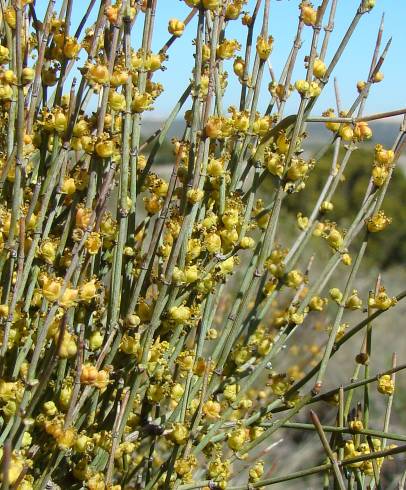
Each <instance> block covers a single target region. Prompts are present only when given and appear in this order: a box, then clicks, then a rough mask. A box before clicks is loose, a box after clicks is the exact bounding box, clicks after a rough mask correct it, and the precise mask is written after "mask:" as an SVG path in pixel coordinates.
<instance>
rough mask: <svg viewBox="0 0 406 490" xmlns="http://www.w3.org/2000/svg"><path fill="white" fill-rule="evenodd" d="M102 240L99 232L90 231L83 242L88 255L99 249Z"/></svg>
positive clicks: (95, 252) (94, 253)
mask: <svg viewBox="0 0 406 490" xmlns="http://www.w3.org/2000/svg"><path fill="white" fill-rule="evenodd" d="M101 245H102V241H101V238H100V233H97V232H92V233H90V235H89V237H88V239H87V240H86V242H85V248H86V250H87V251H88V253H89V254H90V255H96V254H97V252H98V251H99V250H100V247H101Z"/></svg>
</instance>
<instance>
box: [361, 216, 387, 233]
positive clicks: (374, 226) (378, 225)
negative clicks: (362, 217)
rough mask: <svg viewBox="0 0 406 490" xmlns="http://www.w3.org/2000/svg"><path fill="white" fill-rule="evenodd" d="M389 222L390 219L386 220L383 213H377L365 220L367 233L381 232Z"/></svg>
mask: <svg viewBox="0 0 406 490" xmlns="http://www.w3.org/2000/svg"><path fill="white" fill-rule="evenodd" d="M391 222H392V218H388V217H387V216H386V215H385V213H384V211H379V212H378V213H377V214H374V215H373V216H372V217H371V218H368V219H367V220H366V224H367V228H368V231H369V232H371V233H378V232H379V231H383V230H384V229H385V228H386V227H387V226H388V225H389V224H390V223H391Z"/></svg>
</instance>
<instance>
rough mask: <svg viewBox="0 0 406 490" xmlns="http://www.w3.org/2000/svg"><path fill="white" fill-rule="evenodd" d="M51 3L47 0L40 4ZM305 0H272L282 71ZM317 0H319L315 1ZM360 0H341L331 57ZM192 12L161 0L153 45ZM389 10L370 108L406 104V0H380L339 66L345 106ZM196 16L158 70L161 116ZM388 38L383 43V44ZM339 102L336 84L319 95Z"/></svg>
mask: <svg viewBox="0 0 406 490" xmlns="http://www.w3.org/2000/svg"><path fill="white" fill-rule="evenodd" d="M42 3H44V4H45V3H47V2H45V1H43V0H40V1H39V2H37V5H39V6H40V5H41V4H42ZM84 3H85V2H79V0H74V9H73V19H72V20H73V24H74V27H75V26H76V25H77V23H78V22H79V20H80V18H81V15H82V14H83V10H84V9H83V8H76V7H79V5H80V6H81V7H82V5H84ZM254 3H255V0H249V2H248V4H247V10H250V11H252V8H253V5H254ZM299 3H300V0H271V13H270V23H269V31H270V34H272V35H273V36H274V38H275V44H274V51H273V53H272V55H271V63H272V66H273V68H274V71H275V73H276V75H277V77H279V74H280V72H281V70H282V68H283V65H284V63H285V60H286V57H287V54H288V53H289V50H290V48H291V45H292V41H293V38H294V35H295V31H296V27H297V15H298V5H299ZM314 3H315V4H316V5H318V4H319V3H320V0H316V1H315V2H314ZM358 4H359V2H358V0H357V1H356V0H339V2H338V7H337V15H336V26H335V30H334V31H333V33H332V37H331V42H330V46H329V50H328V53H327V58H326V60H327V61H329V60H330V59H331V58H332V56H333V54H334V52H335V49H336V47H337V46H338V43H339V41H340V40H341V39H342V36H343V34H344V32H345V31H346V29H347V27H348V25H349V23H350V22H351V20H352V17H353V15H354V13H355V11H356V8H357V5H358ZM86 5H87V2H86ZM189 12H190V9H189V7H187V5H185V3H184V2H183V1H180V0H158V8H157V17H156V24H155V31H154V38H153V39H154V40H153V49H154V50H155V51H158V50H159V49H160V48H161V47H162V45H163V44H164V43H165V41H166V40H167V39H168V32H167V25H168V20H169V19H170V18H173V17H175V18H179V19H184V18H185V17H186V16H187V14H188V13H189ZM383 12H385V32H384V36H383V41H384V43H385V42H386V41H387V40H388V38H389V37H390V36H392V37H393V41H392V46H391V48H390V51H389V54H388V56H387V60H386V61H385V65H384V69H383V72H384V74H385V79H384V81H383V82H381V83H380V84H376V85H374V87H373V90H372V92H371V95H370V98H369V101H368V103H367V106H366V112H368V113H372V112H378V111H386V110H392V109H396V108H400V107H404V106H406V90H405V87H406V83H405V82H406V62H405V51H406V28H405V22H406V0H377V2H376V7H375V8H374V9H373V10H372V12H370V13H368V14H365V15H364V16H363V17H362V19H361V21H360V23H359V25H358V28H357V30H356V32H355V34H354V35H353V37H352V39H351V41H350V44H349V46H348V48H347V50H346V52H345V54H344V55H343V57H342V58H341V61H340V64H339V66H338V67H337V68H336V70H335V72H334V76H336V77H337V79H338V82H339V86H340V90H341V97H342V103H343V107H349V106H350V105H351V103H352V101H353V100H354V98H355V96H356V82H357V81H358V80H362V79H365V78H366V77H367V75H368V71H369V66H370V61H371V57H372V53H373V49H374V45H375V40H376V34H377V30H378V27H379V23H380V20H381V16H382V13H383ZM195 26H196V20H195V19H194V20H193V21H192V22H191V23H190V24H189V25H188V26H187V29H186V31H185V33H184V35H183V36H182V37H181V38H180V39H178V40H177V41H176V42H175V44H174V45H173V46H172V47H171V48H170V50H169V52H168V54H169V60H168V61H167V62H166V67H167V70H165V71H164V72H159V73H157V75H156V77H155V80H156V81H160V82H161V83H163V85H164V87H165V89H166V92H165V93H164V94H162V95H161V97H160V98H159V99H158V100H157V102H156V104H155V108H156V111H154V117H162V116H164V115H165V114H167V113H168V112H169V111H170V110H171V108H172V107H173V105H174V104H175V103H176V101H177V99H178V97H179V96H180V94H181V93H182V92H183V90H184V89H185V87H186V86H187V84H188V81H189V79H190V76H191V69H192V65H193V56H192V53H193V49H194V47H193V46H192V40H193V38H194V37H195ZM141 34H142V26H141V23H138V24H136V26H135V36H134V45H135V46H136V47H138V46H139V39H140V36H141ZM311 35H312V29H311V28H306V29H305V32H304V41H305V42H304V45H303V47H302V50H301V52H300V54H299V57H298V63H297V69H296V70H295V72H294V79H299V78H303V77H304V74H305V68H304V63H303V59H304V56H305V55H307V54H308V51H309V42H310V38H311ZM227 37H228V38H234V37H235V38H237V39H239V40H243V39H244V38H245V28H244V27H242V25H241V22H240V21H233V22H231V23H230V25H229V28H228V30H227ZM384 43H383V44H384ZM225 69H226V70H227V71H228V72H229V73H230V80H229V88H228V90H227V95H226V98H225V106H226V107H227V105H226V104H228V105H231V104H237V103H238V100H239V88H240V85H239V83H238V82H236V80H235V77H234V74H233V73H232V62H231V61H229V62H226V63H225ZM268 81H269V74H268V73H267V76H266V79H265V83H264V89H263V91H262V94H263V95H262V98H261V100H260V109H263V108H264V107H265V106H266V105H267V102H268V100H269V94H268V92H267V90H266V86H267V84H268ZM297 103H298V98H297V96H293V97H292V98H291V100H290V101H289V104H288V107H287V112H289V111H294V110H295V108H296V106H297ZM332 105H334V91H333V86H332V84H329V86H328V87H326V89H325V92H324V93H323V95H322V96H321V97H320V100H319V102H318V105H317V106H316V109H315V113H317V112H319V113H320V112H321V111H322V110H323V109H325V108H327V107H330V106H332Z"/></svg>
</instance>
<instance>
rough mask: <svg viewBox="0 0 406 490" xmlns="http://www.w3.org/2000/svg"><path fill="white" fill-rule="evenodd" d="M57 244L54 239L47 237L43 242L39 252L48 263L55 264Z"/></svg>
mask: <svg viewBox="0 0 406 490" xmlns="http://www.w3.org/2000/svg"><path fill="white" fill-rule="evenodd" d="M56 248H57V244H56V243H55V241H54V240H52V239H50V238H47V239H46V240H44V241H43V242H42V243H41V246H40V249H39V252H40V255H41V257H42V258H43V259H44V260H45V262H46V263H47V264H53V263H54V261H55V258H56Z"/></svg>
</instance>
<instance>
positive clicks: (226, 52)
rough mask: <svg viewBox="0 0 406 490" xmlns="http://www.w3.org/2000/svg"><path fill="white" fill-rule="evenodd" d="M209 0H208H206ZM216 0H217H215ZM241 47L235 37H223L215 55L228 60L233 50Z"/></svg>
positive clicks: (232, 55) (233, 53)
mask: <svg viewBox="0 0 406 490" xmlns="http://www.w3.org/2000/svg"><path fill="white" fill-rule="evenodd" d="M203 1H204V0H203ZM207 1H210V0H207ZM215 1H216V2H218V0H215ZM240 49H241V45H240V43H239V42H238V41H237V40H236V39H230V40H229V39H225V40H224V41H223V42H222V43H220V44H219V45H218V47H217V50H216V53H217V57H218V58H221V59H222V60H228V59H230V58H233V57H234V56H235V52H236V51H238V50H240Z"/></svg>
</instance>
